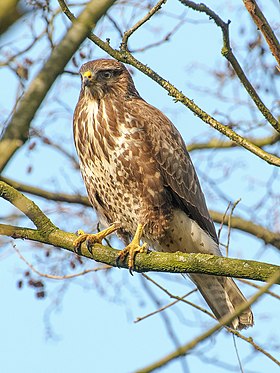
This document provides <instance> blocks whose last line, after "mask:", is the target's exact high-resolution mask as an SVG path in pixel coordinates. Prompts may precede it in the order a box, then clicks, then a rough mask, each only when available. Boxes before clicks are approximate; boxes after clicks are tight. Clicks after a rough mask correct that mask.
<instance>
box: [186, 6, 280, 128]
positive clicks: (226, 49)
mask: <svg viewBox="0 0 280 373" xmlns="http://www.w3.org/2000/svg"><path fill="white" fill-rule="evenodd" d="M179 1H180V2H181V3H182V4H184V5H186V6H187V7H189V8H191V9H193V10H196V11H198V12H202V13H205V14H207V15H208V16H209V17H210V18H211V19H213V20H214V21H215V23H216V25H217V26H219V27H220V28H221V30H222V33H223V43H224V45H223V48H222V55H223V56H224V57H225V58H226V59H227V60H228V62H229V63H230V64H231V66H232V68H233V70H234V71H235V73H236V75H237V76H238V78H239V80H240V82H241V84H242V85H243V87H244V88H245V89H246V91H247V92H248V94H249V95H250V97H251V98H252V100H253V101H254V103H255V104H256V106H257V108H258V109H259V110H260V112H261V113H262V114H263V116H264V117H265V118H266V120H267V121H268V122H269V123H270V124H271V125H272V126H273V127H274V128H275V130H276V131H278V132H280V123H279V122H278V120H277V119H276V118H274V116H273V115H272V114H271V112H270V111H269V109H268V108H267V107H266V106H265V104H264V103H263V102H262V100H261V98H260V97H259V95H258V94H257V92H256V90H255V88H254V87H253V86H252V84H251V83H250V81H249V80H248V78H247V76H246V75H245V73H244V71H243V70H242V67H241V66H240V64H239V62H238V61H237V59H236V57H235V55H234V54H233V52H232V49H231V45H230V40H229V24H230V21H228V22H227V23H226V22H224V21H223V20H222V19H221V18H220V17H219V16H218V15H217V14H216V13H215V12H213V10H211V9H210V8H208V7H207V6H206V5H204V4H196V3H194V2H193V1H188V0H179Z"/></svg>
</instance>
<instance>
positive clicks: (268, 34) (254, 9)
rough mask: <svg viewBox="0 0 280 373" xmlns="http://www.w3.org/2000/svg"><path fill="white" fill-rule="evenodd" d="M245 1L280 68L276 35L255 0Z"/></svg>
mask: <svg viewBox="0 0 280 373" xmlns="http://www.w3.org/2000/svg"><path fill="white" fill-rule="evenodd" d="M243 3H244V5H245V7H246V9H247V10H248V12H249V14H250V16H251V17H252V19H253V21H254V22H255V24H256V25H257V27H258V29H259V30H260V31H261V33H262V34H263V36H264V38H265V40H266V42H267V44H268V46H269V48H270V50H271V53H272V55H273V56H274V57H275V59H276V61H277V63H278V69H280V45H279V41H278V40H277V37H276V35H275V34H274V32H273V30H272V29H271V27H270V25H269V23H268V22H267V20H266V18H265V16H264V14H263V13H262V11H261V10H260V8H259V6H258V4H257V2H256V1H255V0H243Z"/></svg>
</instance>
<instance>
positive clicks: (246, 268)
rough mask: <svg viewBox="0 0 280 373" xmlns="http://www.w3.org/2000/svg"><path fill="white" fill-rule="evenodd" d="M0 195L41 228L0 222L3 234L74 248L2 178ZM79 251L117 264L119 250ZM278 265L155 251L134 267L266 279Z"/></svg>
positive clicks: (71, 237)
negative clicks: (15, 225)
mask: <svg viewBox="0 0 280 373" xmlns="http://www.w3.org/2000/svg"><path fill="white" fill-rule="evenodd" d="M0 197H2V198H4V199H6V200H7V201H9V202H10V203H12V204H13V205H14V206H16V207H17V208H18V209H19V210H20V211H22V212H23V213H24V214H25V215H26V216H27V217H28V218H29V219H30V220H31V221H32V222H33V223H34V224H35V225H36V227H37V228H38V229H37V230H35V229H30V228H23V227H14V226H11V225H5V224H0V235H5V236H10V237H13V238H24V239H29V240H32V241H37V242H42V243H46V244H49V245H53V246H56V247H60V248H63V249H67V250H69V251H72V252H74V240H75V239H76V238H77V236H76V235H75V234H73V233H68V232H64V231H62V230H60V229H58V228H57V227H56V226H55V225H54V224H53V223H52V222H51V221H50V220H49V219H48V218H47V217H46V215H45V214H44V213H43V212H42V211H41V210H40V209H39V207H38V206H36V205H35V203H34V202H32V201H30V200H29V199H28V198H27V197H25V196H24V195H23V194H21V193H20V192H18V191H17V190H16V189H14V188H13V187H11V186H10V185H8V184H6V183H4V182H3V181H1V182H0ZM80 254H81V255H82V256H85V257H87V258H90V259H94V260H96V261H97V262H102V263H104V264H108V265H111V266H114V267H116V261H117V258H118V255H119V251H118V250H116V249H113V248H110V247H107V246H103V245H99V244H96V245H94V247H92V253H90V252H89V251H88V249H87V247H86V245H85V244H83V245H82V247H81V252H80ZM120 267H122V268H128V263H127V261H126V262H124V263H122V264H121V265H120ZM278 269H279V267H278V266H276V265H272V264H267V263H261V262H256V261H252V260H239V259H229V258H223V257H217V256H214V255H207V254H183V253H181V252H177V253H154V252H153V253H150V254H149V255H147V254H143V255H137V256H136V260H135V268H134V270H135V271H136V272H147V271H157V272H172V273H205V274H214V275H217V276H230V277H239V278H247V279H251V280H260V281H266V280H267V279H268V278H269V277H270V276H272V275H273V273H274V272H275V271H277V270H278Z"/></svg>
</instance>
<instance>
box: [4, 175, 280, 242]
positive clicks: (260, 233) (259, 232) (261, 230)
mask: <svg viewBox="0 0 280 373" xmlns="http://www.w3.org/2000/svg"><path fill="white" fill-rule="evenodd" d="M1 180H2V181H4V182H5V183H7V184H9V185H11V186H12V187H13V188H15V189H17V190H18V191H20V192H25V193H30V194H32V195H35V196H38V197H42V198H46V199H47V200H51V201H56V202H67V203H77V204H80V205H83V206H91V203H90V202H89V199H88V197H86V196H80V195H73V194H66V193H55V192H48V191H46V190H44V189H41V188H37V187H32V186H30V185H25V184H23V183H19V182H17V181H14V180H11V179H8V178H5V177H2V176H0V181H1ZM210 215H211V216H212V218H213V220H214V221H215V222H216V223H218V224H221V223H223V224H224V225H228V223H229V215H224V214H223V213H221V212H218V211H213V210H212V211H210ZM230 226H231V228H235V229H239V230H241V231H243V232H246V233H249V234H252V235H253V236H255V237H258V238H260V239H261V240H263V241H264V243H265V244H270V245H273V246H275V247H276V248H278V249H280V234H279V233H275V232H272V231H270V230H268V229H266V228H265V227H263V226H261V225H258V224H254V223H253V222H251V221H249V220H245V219H242V218H240V217H238V216H231V224H230Z"/></svg>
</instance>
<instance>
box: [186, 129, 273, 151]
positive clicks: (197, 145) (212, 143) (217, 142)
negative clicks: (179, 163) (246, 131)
mask: <svg viewBox="0 0 280 373" xmlns="http://www.w3.org/2000/svg"><path fill="white" fill-rule="evenodd" d="M248 140H249V141H250V142H251V143H252V144H254V145H256V146H258V147H259V148H263V147H264V146H268V145H274V144H276V143H277V142H278V141H280V134H279V133H275V134H273V135H271V136H267V137H261V138H248ZM237 146H238V144H237V143H236V142H233V141H224V140H221V139H218V138H212V139H210V140H209V141H206V142H193V143H190V144H188V145H187V150H188V152H192V151H195V150H203V149H232V148H236V147H237Z"/></svg>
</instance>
